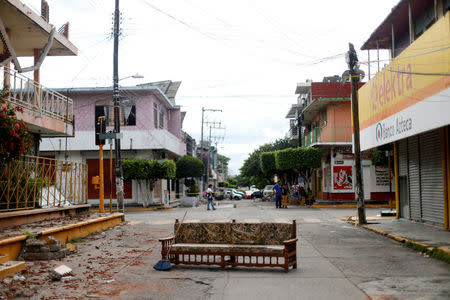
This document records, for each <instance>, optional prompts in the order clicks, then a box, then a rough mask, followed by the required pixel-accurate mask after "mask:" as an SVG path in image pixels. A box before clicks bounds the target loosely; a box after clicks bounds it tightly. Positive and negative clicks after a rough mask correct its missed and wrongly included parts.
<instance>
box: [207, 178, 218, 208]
mask: <svg viewBox="0 0 450 300" xmlns="http://www.w3.org/2000/svg"><path fill="white" fill-rule="evenodd" d="M206 198H207V199H208V204H207V206H206V209H207V210H210V209H209V204H211V207H212V210H216V209H215V208H214V198H215V197H214V192H213V190H212V184H210V185H208V188H207V189H206Z"/></svg>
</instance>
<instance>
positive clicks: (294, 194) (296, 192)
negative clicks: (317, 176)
mask: <svg viewBox="0 0 450 300" xmlns="http://www.w3.org/2000/svg"><path fill="white" fill-rule="evenodd" d="M298 196H299V189H298V183H297V182H295V183H294V184H293V185H292V199H293V201H294V204H298V202H299V201H298Z"/></svg>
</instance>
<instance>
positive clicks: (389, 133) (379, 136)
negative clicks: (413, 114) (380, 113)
mask: <svg viewBox="0 0 450 300" xmlns="http://www.w3.org/2000/svg"><path fill="white" fill-rule="evenodd" d="M413 126H414V124H413V121H412V118H410V117H408V118H404V117H403V116H396V117H395V119H391V120H386V121H383V122H378V123H377V125H376V127H375V140H376V141H377V142H382V141H386V140H392V139H394V140H395V138H396V137H397V136H399V135H402V134H403V133H406V132H408V131H411V130H412V129H413Z"/></svg>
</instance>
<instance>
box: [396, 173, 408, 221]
mask: <svg viewBox="0 0 450 300" xmlns="http://www.w3.org/2000/svg"><path fill="white" fill-rule="evenodd" d="M398 192H399V197H398V198H399V202H400V203H399V204H400V212H399V214H400V216H399V217H400V218H405V219H409V197H408V177H406V176H400V177H398Z"/></svg>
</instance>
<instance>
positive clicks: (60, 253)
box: [20, 237, 69, 260]
mask: <svg viewBox="0 0 450 300" xmlns="http://www.w3.org/2000/svg"><path fill="white" fill-rule="evenodd" d="M68 253H69V249H68V248H66V246H65V244H62V243H61V242H60V241H59V240H57V239H55V238H54V237H49V241H48V242H46V241H43V240H37V239H27V240H26V241H25V245H24V246H23V248H22V253H21V254H20V257H21V258H22V259H24V260H53V259H58V258H64V257H66V255H67V254H68Z"/></svg>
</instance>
